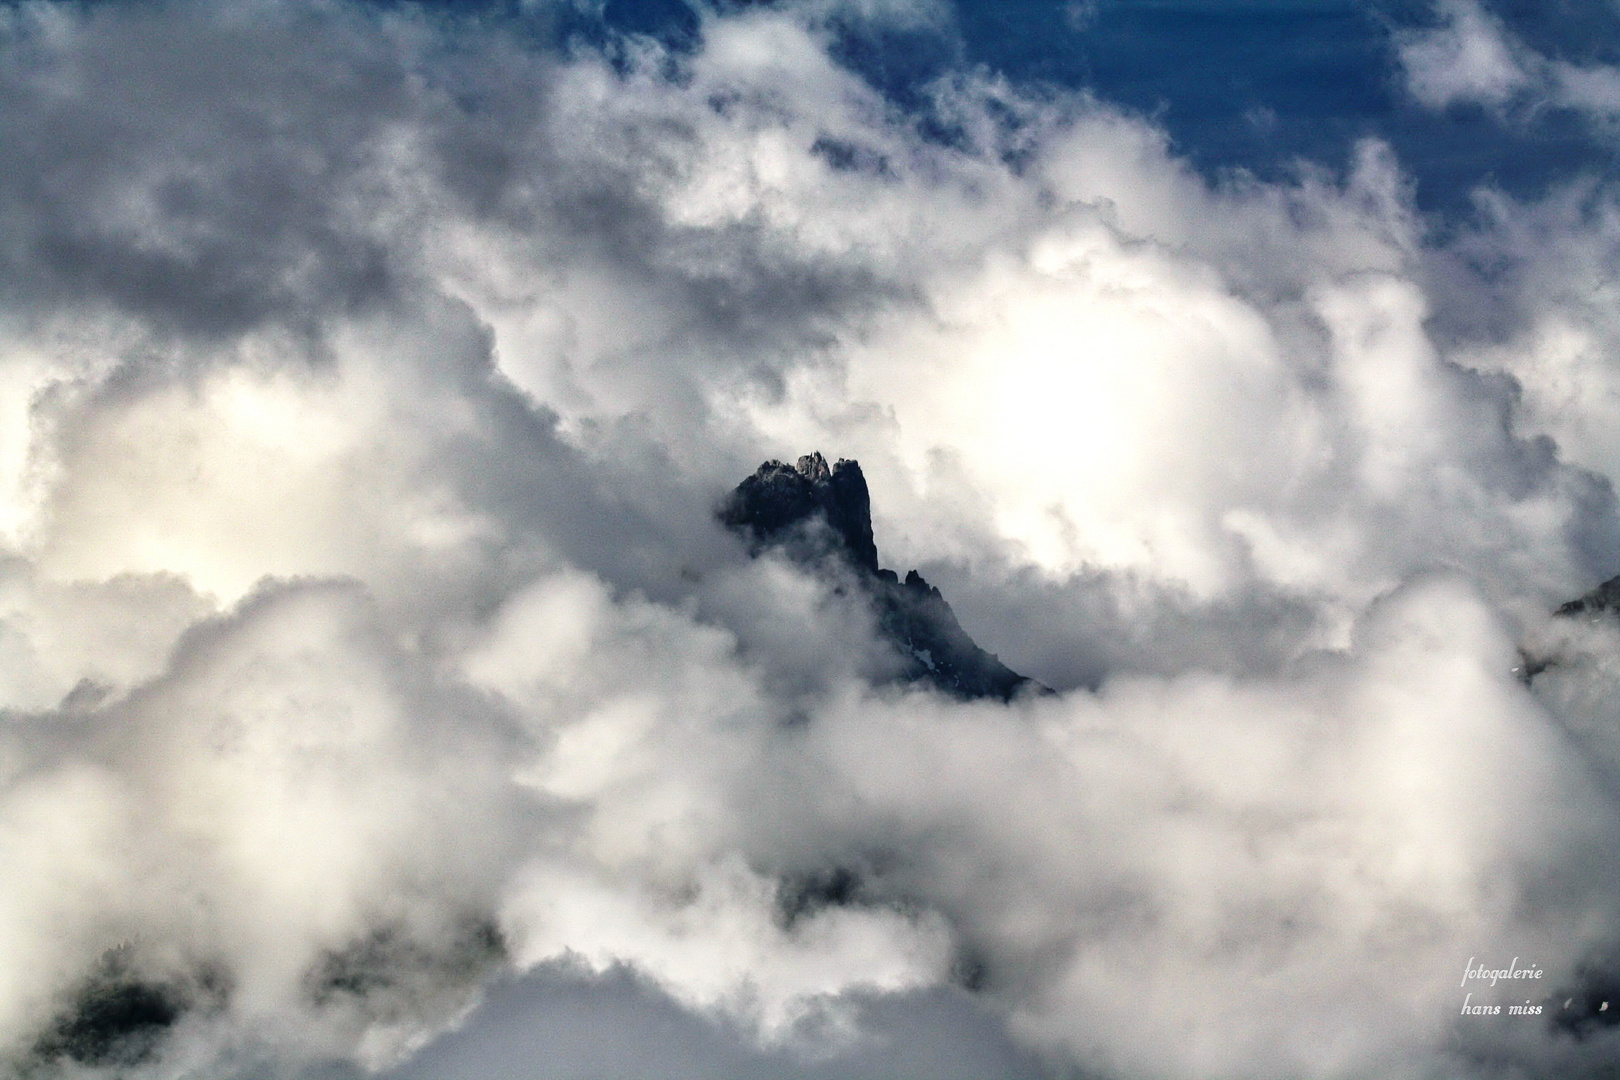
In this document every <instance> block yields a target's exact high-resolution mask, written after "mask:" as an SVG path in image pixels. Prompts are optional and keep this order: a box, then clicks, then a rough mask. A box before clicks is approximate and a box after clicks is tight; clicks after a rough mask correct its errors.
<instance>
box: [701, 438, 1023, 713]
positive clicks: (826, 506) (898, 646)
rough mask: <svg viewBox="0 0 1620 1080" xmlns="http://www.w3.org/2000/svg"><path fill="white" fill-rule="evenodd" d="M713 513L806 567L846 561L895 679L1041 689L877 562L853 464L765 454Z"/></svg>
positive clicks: (939, 601) (989, 692)
mask: <svg viewBox="0 0 1620 1080" xmlns="http://www.w3.org/2000/svg"><path fill="white" fill-rule="evenodd" d="M717 516H718V517H719V518H720V520H721V522H723V523H724V524H725V525H726V526H727V527H729V528H731V529H732V530H734V531H736V532H737V533H739V534H741V535H743V536H745V537H747V538H748V540H749V542H750V545H751V547H752V549H753V551H754V552H755V553H756V554H758V553H759V552H760V551H762V550H764V549H765V548H767V547H775V548H781V549H783V550H785V551H786V552H787V553H788V554H789V555H790V556H791V557H793V558H794V559H796V560H798V561H800V562H802V563H805V564H807V565H815V564H817V563H819V562H821V561H823V560H827V559H832V560H837V561H838V562H840V563H842V564H843V565H844V566H845V567H847V568H848V569H849V571H850V572H852V574H853V575H854V577H855V580H856V581H857V582H858V583H859V587H860V588H861V590H862V591H863V592H864V593H865V594H866V596H867V598H868V599H869V601H870V603H871V605H872V608H873V613H874V614H875V616H876V621H877V625H878V630H879V633H880V635H881V637H882V638H883V639H884V640H885V641H886V642H887V643H888V644H889V645H890V646H891V647H892V648H893V649H894V651H895V653H896V655H897V657H898V659H899V662H900V672H899V675H898V679H899V681H902V682H912V683H927V684H931V685H933V686H935V687H937V688H939V689H940V690H943V691H945V692H946V693H949V694H951V695H953V696H956V697H959V698H963V699H968V700H971V699H977V698H993V699H997V700H1001V701H1008V700H1010V699H1011V698H1012V697H1013V696H1014V695H1015V694H1017V693H1018V691H1019V690H1020V689H1021V688H1027V689H1031V690H1042V689H1044V687H1041V686H1040V684H1039V683H1036V682H1035V681H1034V680H1032V679H1029V678H1026V677H1025V676H1023V675H1020V674H1018V673H1017V672H1016V671H1013V670H1012V669H1011V668H1009V667H1007V666H1006V665H1005V664H1003V663H1002V662H1001V660H1000V658H999V657H997V656H996V655H995V654H993V653H990V652H986V651H985V650H984V649H981V648H980V647H979V646H978V644H977V643H976V642H975V641H974V640H973V639H972V638H971V637H969V636H968V634H967V631H965V630H963V629H962V626H961V624H960V623H959V622H957V619H956V613H955V612H953V611H952V610H951V606H950V605H949V604H948V603H946V602H945V598H944V597H943V596H941V595H940V592H939V590H938V589H936V588H934V587H933V586H932V585H930V584H928V582H927V581H925V580H923V577H922V575H921V574H919V573H917V571H915V570H911V571H909V572H908V573H907V574H906V576H905V578H904V579H901V578H900V576H899V575H898V574H896V573H895V572H894V571H893V570H885V569H883V568H882V567H880V566H879V565H878V553H877V544H876V543H875V542H874V540H873V538H872V503H871V496H870V494H869V492H868V491H867V487H866V477H865V475H864V474H863V473H862V472H861V467H860V465H859V464H858V463H857V462H854V461H845V460H839V461H838V462H837V463H836V464H834V465H832V466H829V465H828V464H827V459H826V458H824V457H822V456H821V454H820V453H814V454H807V455H805V456H804V457H801V458H799V460H798V463H797V464H796V465H787V464H785V463H783V462H780V461H767V462H765V463H764V464H763V465H761V466H760V467H759V468H758V469H757V470H755V472H754V474H753V475H752V476H749V477H747V478H746V479H744V480H743V482H742V483H740V484H738V485H737V487H736V489H735V490H733V491H732V492H731V494H730V495H729V496H727V497H726V499H725V501H724V502H723V503H722V504H721V506H720V507H719V509H718V511H717Z"/></svg>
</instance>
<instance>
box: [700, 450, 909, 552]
mask: <svg viewBox="0 0 1620 1080" xmlns="http://www.w3.org/2000/svg"><path fill="white" fill-rule="evenodd" d="M720 520H721V521H723V522H725V524H726V525H728V526H730V527H731V528H733V529H736V530H738V531H741V532H747V533H749V534H750V535H751V536H752V537H753V539H754V541H755V543H757V544H760V545H765V544H772V543H781V542H785V541H787V540H789V539H790V538H797V539H813V538H812V537H810V535H809V534H810V533H811V530H812V529H813V527H814V526H815V525H816V524H818V523H820V524H824V525H825V526H826V528H827V529H828V530H830V532H831V539H832V540H833V541H835V542H836V543H837V544H841V545H842V548H843V554H844V555H845V556H846V557H847V558H848V559H849V561H850V562H851V563H852V564H853V565H855V566H857V567H861V568H863V569H865V570H868V571H870V572H871V573H874V574H875V573H877V568H878V561H877V545H876V544H875V543H873V542H872V500H871V496H870V495H868V494H867V491H866V477H865V476H863V475H861V467H860V466H859V465H858V464H856V463H855V462H853V461H842V460H840V461H839V462H838V464H836V465H834V466H833V467H832V468H830V469H829V468H828V467H827V459H826V458H824V457H822V456H821V455H820V454H807V455H805V456H804V457H802V458H800V459H799V464H798V465H797V466H789V465H784V464H783V463H782V462H780V461H767V462H766V463H765V464H763V465H761V466H760V467H759V468H758V469H757V470H755V472H754V475H753V476H750V477H749V478H748V479H746V480H744V481H743V482H742V483H740V484H738V485H737V490H736V491H733V492H732V493H731V496H730V497H729V498H728V499H727V500H726V502H725V504H724V505H722V506H721V508H720Z"/></svg>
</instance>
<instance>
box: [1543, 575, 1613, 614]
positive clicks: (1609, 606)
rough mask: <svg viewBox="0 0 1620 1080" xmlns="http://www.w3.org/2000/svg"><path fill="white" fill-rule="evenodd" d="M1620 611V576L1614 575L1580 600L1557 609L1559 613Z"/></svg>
mask: <svg viewBox="0 0 1620 1080" xmlns="http://www.w3.org/2000/svg"><path fill="white" fill-rule="evenodd" d="M1605 611H1620V577H1612V578H1610V579H1609V580H1608V581H1605V582H1604V583H1603V584H1601V585H1599V586H1598V587H1597V588H1595V589H1593V590H1592V591H1591V592H1589V593H1587V594H1586V595H1585V596H1583V597H1581V598H1580V599H1579V600H1571V601H1570V602H1569V603H1567V604H1564V605H1563V606H1562V607H1560V608H1559V609H1558V611H1557V614H1559V615H1600V614H1602V613H1603V612H1605Z"/></svg>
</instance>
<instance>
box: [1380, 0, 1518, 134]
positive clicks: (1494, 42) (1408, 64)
mask: <svg viewBox="0 0 1620 1080" xmlns="http://www.w3.org/2000/svg"><path fill="white" fill-rule="evenodd" d="M1435 6H1436V8H1437V10H1438V12H1439V14H1440V17H1441V19H1442V23H1441V25H1440V26H1439V27H1437V28H1435V29H1432V30H1405V31H1400V32H1398V33H1397V34H1396V48H1397V49H1398V50H1399V53H1400V58H1401V63H1402V65H1403V66H1404V67H1405V68H1406V86H1407V89H1408V90H1409V91H1410V92H1411V94H1412V96H1413V97H1415V98H1417V99H1418V100H1419V101H1421V102H1422V103H1423V104H1425V105H1427V106H1429V107H1430V108H1435V109H1443V108H1445V107H1446V106H1448V105H1451V104H1454V103H1457V102H1477V103H1479V104H1482V105H1490V106H1501V105H1505V104H1507V103H1508V102H1509V101H1510V100H1512V98H1513V97H1514V96H1515V95H1516V94H1518V93H1520V92H1522V91H1525V90H1528V89H1530V88H1531V87H1532V86H1533V84H1534V83H1535V82H1536V78H1535V74H1534V73H1535V71H1536V70H1537V68H1538V67H1539V65H1538V64H1537V63H1536V62H1535V60H1536V59H1537V58H1535V57H1533V56H1528V55H1526V54H1525V51H1524V49H1523V47H1522V46H1520V45H1519V44H1518V43H1517V42H1515V41H1514V40H1513V39H1512V38H1511V37H1510V36H1509V35H1508V33H1507V31H1506V29H1505V28H1504V27H1503V25H1502V22H1501V20H1500V19H1498V18H1496V17H1495V16H1494V15H1492V14H1491V13H1490V12H1488V11H1486V10H1485V8H1484V7H1483V6H1482V5H1481V4H1480V3H1479V2H1478V0H1438V2H1437V3H1436V5H1435Z"/></svg>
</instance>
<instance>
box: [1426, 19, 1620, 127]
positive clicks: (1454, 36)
mask: <svg viewBox="0 0 1620 1080" xmlns="http://www.w3.org/2000/svg"><path fill="white" fill-rule="evenodd" d="M1434 10H1435V13H1436V15H1437V16H1438V17H1439V20H1440V25H1439V26H1437V27H1433V28H1430V29H1422V30H1400V31H1397V32H1396V34H1395V44H1396V50H1397V55H1398V56H1399V58H1400V62H1401V66H1402V67H1403V68H1404V69H1405V74H1406V89H1407V91H1408V92H1409V93H1410V94H1411V95H1412V96H1413V97H1414V98H1416V99H1417V100H1418V101H1419V102H1420V103H1422V104H1423V105H1425V106H1428V107H1429V108H1432V109H1444V108H1447V107H1448V106H1451V105H1455V104H1462V103H1467V104H1475V105H1482V106H1485V107H1487V108H1490V109H1494V110H1498V111H1508V112H1512V113H1515V114H1520V113H1524V114H1533V113H1535V112H1537V111H1542V110H1547V109H1560V110H1570V111H1572V112H1574V113H1576V114H1579V115H1581V116H1583V117H1585V118H1586V119H1587V120H1588V121H1589V122H1591V123H1592V124H1594V125H1595V126H1596V127H1597V128H1598V129H1599V130H1600V131H1602V132H1604V133H1605V135H1606V136H1607V137H1609V138H1611V139H1612V137H1613V131H1614V122H1615V119H1616V117H1617V116H1620V69H1617V68H1615V67H1613V66H1611V65H1605V64H1601V63H1590V62H1587V63H1574V62H1571V61H1569V60H1565V59H1560V58H1557V57H1552V56H1547V55H1545V54H1543V53H1540V52H1537V51H1536V50H1535V49H1532V48H1530V47H1529V46H1528V45H1526V44H1525V43H1524V42H1523V41H1521V40H1519V39H1518V38H1517V37H1516V36H1515V35H1514V34H1513V33H1512V32H1511V31H1510V30H1509V29H1508V28H1507V27H1506V26H1505V25H1504V24H1503V21H1502V20H1501V19H1500V18H1498V17H1497V16H1496V15H1494V14H1493V13H1491V12H1490V11H1489V10H1488V9H1487V8H1486V7H1485V5H1484V4H1482V3H1481V2H1480V0H1438V2H1437V3H1436V4H1435V5H1434Z"/></svg>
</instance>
